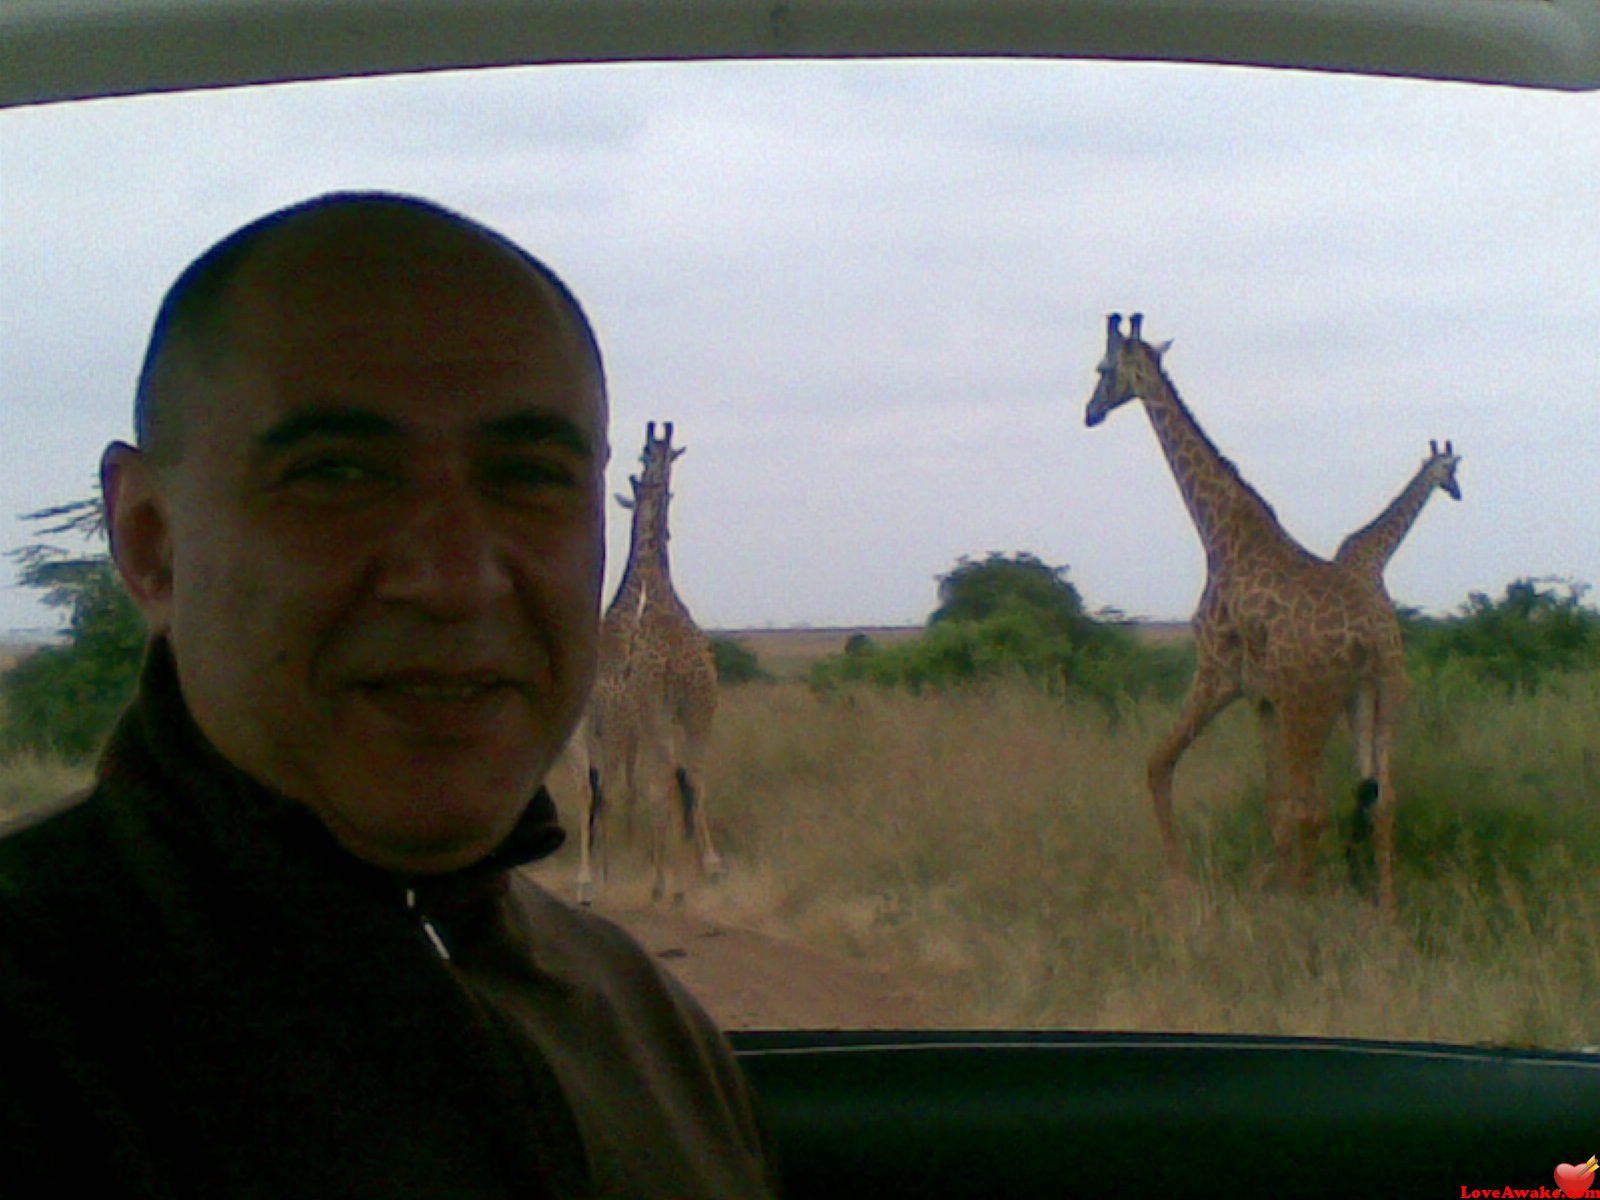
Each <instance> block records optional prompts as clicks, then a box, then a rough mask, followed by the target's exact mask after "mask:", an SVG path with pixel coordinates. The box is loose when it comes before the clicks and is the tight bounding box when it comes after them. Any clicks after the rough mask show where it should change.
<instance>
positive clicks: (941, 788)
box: [689, 676, 1600, 1046]
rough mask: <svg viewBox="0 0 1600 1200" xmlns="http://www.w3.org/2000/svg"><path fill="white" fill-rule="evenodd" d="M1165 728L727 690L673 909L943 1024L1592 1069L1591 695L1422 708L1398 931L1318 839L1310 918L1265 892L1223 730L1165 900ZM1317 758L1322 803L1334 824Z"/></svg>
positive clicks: (1241, 749)
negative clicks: (713, 853)
mask: <svg viewBox="0 0 1600 1200" xmlns="http://www.w3.org/2000/svg"><path fill="white" fill-rule="evenodd" d="M1172 717H1173V710H1172V709H1171V708H1170V707H1166V706H1156V705H1151V706H1147V707H1145V708H1142V709H1138V710H1136V711H1133V712H1131V713H1124V714H1123V715H1122V717H1121V719H1120V720H1119V721H1117V722H1116V723H1112V722H1111V721H1110V720H1109V719H1108V718H1107V717H1106V715H1105V714H1104V713H1103V712H1102V711H1101V710H1099V709H1098V708H1093V707H1087V706H1085V707H1077V706H1074V705H1072V704H1063V703H1062V702H1061V701H1059V700H1052V699H1050V698H1048V697H1045V696H1043V695H1040V694H1038V693H1036V692H1034V691H1031V690H1029V689H1027V688H1025V687H1022V686H1003V687H996V688H991V689H987V690H984V691H976V692H969V693H961V694H947V695H944V696H936V697H924V698H911V697H908V696H901V695H895V694H888V693H883V692H877V691H866V690H864V691H861V692H857V693H854V694H850V695H846V696H842V697H834V698H832V699H826V698H820V697H817V696H814V695H812V694H811V693H810V692H809V691H808V690H807V689H806V688H805V687H803V686H800V685H795V684H776V685H766V686H762V685H754V686H749V687H743V688H738V689H732V690H730V691H729V692H728V693H726V694H725V699H724V703H723V706H722V710H721V712H720V715H719V725H718V730H717V738H716V748H715V754H714V757H713V762H712V764H711V771H710V781H709V787H708V791H709V799H710V804H711V806H712V812H713V817H714V820H715V821H716V823H717V829H718V836H719V839H720V845H721V848H722V850H723V851H724V853H725V854H726V855H727V856H728V858H729V862H730V873H729V876H728V877H727V878H726V879H725V880H724V881H722V882H721V883H719V884H718V885H716V886H715V887H708V888H701V889H699V890H697V891H696V892H695V893H694V894H693V895H692V896H691V899H690V901H689V903H690V904H691V906H692V907H694V908H695V909H696V910H698V911H700V912H702V913H704V914H705V915H706V916H708V917H711V918H713V919H719V920H724V921H727V922H730V923H737V924H742V925H748V926H753V927H756V928H759V929H763V930H765V931H768V932H771V933H774V934H779V935H782V936H787V937H795V938H799V939H801V940H804V941H806V942H808V943H810V944H812V945H815V946H819V947H823V948H829V949H833V950H837V951H840V952H843V953H846V954H851V955H859V956H862V957H865V958H869V959H872V960H875V961H888V962H890V963H892V964H894V965H896V966H897V967H898V968H900V969H901V970H903V971H905V972H907V973H908V974H915V975H916V976H917V977H919V978H922V979H925V980H927V981H928V987H929V989H930V991H931V993H932V996H931V1000H932V1003H931V1004H930V1005H929V1008H930V1010H931V1011H932V1012H933V1013H934V1014H935V1017H934V1021H935V1023H939V1024H947V1025H956V1026H1029V1027H1040V1026H1067V1027H1075V1028H1083V1029H1134V1030H1146V1029H1149V1030H1153V1029H1185V1030H1208V1031H1219V1032H1253V1033H1287V1034H1302V1035H1310V1034H1320V1035H1333V1036H1353V1037H1372V1038H1398V1039H1413V1038H1419V1039H1429V1040H1443V1041H1450V1042H1459V1043H1495V1044H1523V1045H1541V1046H1576V1045H1592V1044H1596V1043H1600V888H1597V886H1596V884H1595V882H1594V879H1595V871H1594V867H1593V866H1592V863H1593V861H1594V858H1595V856H1596V855H1597V854H1600V829H1597V828H1596V827H1595V825H1596V823H1595V822H1594V821H1593V820H1592V817H1593V814H1594V813H1595V811H1596V806H1597V804H1600V761H1597V757H1596V756H1597V750H1596V747H1600V676H1590V677H1584V678H1579V679H1575V680H1571V681H1569V682H1568V683H1567V684H1565V685H1563V686H1561V687H1558V688H1556V689H1553V690H1551V691H1548V692H1546V693H1543V694H1540V695H1538V696H1535V697H1530V698H1524V699H1510V698H1504V697H1501V698H1490V697H1480V698H1478V699H1476V700H1470V701H1460V702H1458V703H1453V704H1450V705H1441V704H1439V703H1437V702H1429V699H1428V698H1427V697H1421V698H1419V703H1418V705H1417V707H1416V709H1415V710H1414V711H1413V714H1412V716H1411V719H1410V724H1409V726H1408V729H1407V733H1406V737H1405V739H1404V748H1403V750H1402V753H1401V756H1400V762H1399V764H1398V790H1399V793H1400V801H1401V808H1400V815H1399V818H1398V821H1397V831H1398V839H1399V854H1400V858H1401V862H1400V867H1399V871H1398V876H1399V884H1400V889H1401V913H1400V918H1399V920H1398V921H1397V922H1395V923H1393V924H1391V923H1389V922H1386V921H1385V920H1383V919H1382V918H1380V917H1379V915H1378V914H1377V913H1376V911H1375V910H1374V908H1373V907H1372V906H1371V905H1370V904H1368V903H1367V902H1365V901H1363V900H1361V899H1359V898H1358V897H1356V896H1355V895H1354V894H1353V892H1352V891H1351V889H1350V887H1349V885H1348V882H1347V877H1346V873H1345V869H1344V864H1343V859H1342V856H1341V855H1340V853H1339V851H1338V848H1337V846H1336V845H1335V844H1334V842H1333V839H1332V837H1331V836H1330V838H1329V842H1328V846H1327V861H1326V862H1325V863H1324V864H1323V867H1322V869H1321V871H1320V873H1319V876H1318V879H1317V883H1316V887H1315V890H1314V892H1313V893H1312V894H1311V895H1309V896H1303V897H1302V896H1292V895H1281V894H1274V893H1270V892H1264V891H1262V890H1261V888H1260V887H1259V886H1258V877H1259V869H1260V866H1261V864H1262V863H1263V862H1264V860H1265V853H1266V842H1267V837H1266V832H1265V827H1264V823H1263V822H1262V820H1261V818H1260V811H1259V804H1260V797H1261V782H1260V766H1259V760H1260V756H1259V750H1258V746H1257V739H1256V733H1255V729H1254V727H1253V724H1252V723H1251V721H1250V719H1249V717H1248V714H1247V713H1245V712H1244V711H1243V709H1242V708H1238V709H1236V710H1235V711H1233V712H1231V713H1229V714H1227V715H1225V717H1224V718H1223V719H1222V720H1221V721H1219V723H1218V725H1217V727H1216V728H1214V729H1213V730H1212V731H1211V732H1210V733H1209V734H1208V735H1207V737H1205V738H1203V739H1202V740H1201V741H1200V742H1199V743H1198V744H1197V745H1196V747H1195V748H1194V749H1193V750H1192V751H1191V752H1190V754H1189V756H1188V757H1187V758H1186V759H1185V761H1184V763H1183V765H1182V767H1181V769H1180V772H1179V778H1178V797H1179V808H1180V817H1181V821H1182V823H1183V826H1184V831H1185V837H1186V840H1187V843H1188V847H1189V850H1190V853H1191V855H1192V858H1193V861H1194V862H1195V863H1196V867H1197V877H1198V878H1197V882H1196V883H1194V884H1193V885H1190V886H1187V887H1184V886H1174V885H1173V884H1172V882H1171V881H1170V880H1169V879H1168V878H1167V873H1166V871H1165V868H1164V866H1163V860H1162V857H1161V854H1160V850H1159V845H1158V842H1157V838H1156V833H1155V826H1154V821H1153V819H1152V817H1151V815H1150V811H1149V806H1148V800H1147V798H1146V793H1145V787H1144V780H1143V762H1144V756H1145V754H1146V752H1147V751H1148V749H1149V747H1150V746H1151V745H1152V744H1153V743H1154V741H1155V740H1157V739H1158V738H1159V737H1160V736H1161V734H1162V733H1163V732H1165V730H1166V728H1167V727H1168V725H1169V723H1170V721H1171V719H1172ZM1340 750H1342V746H1340V745H1335V746H1333V747H1330V755H1329V766H1328V771H1327V774H1328V781H1329V786H1330V795H1332V794H1334V789H1336V790H1337V795H1338V796H1339V797H1340V799H1339V807H1341V808H1347V807H1348V803H1349V800H1348V797H1349V796H1350V795H1351V788H1352V785H1353V783H1354V775H1353V772H1352V771H1351V770H1350V769H1349V768H1348V767H1346V766H1345V765H1344V764H1343V761H1342V756H1341V755H1340V754H1339V751H1340Z"/></svg>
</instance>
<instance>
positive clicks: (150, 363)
mask: <svg viewBox="0 0 1600 1200" xmlns="http://www.w3.org/2000/svg"><path fill="white" fill-rule="evenodd" d="M465 269H473V270H475V271H476V272H478V275H477V277H478V278H488V279H497V280H499V281H500V282H502V283H503V284H504V286H505V287H506V288H507V289H511V290H514V289H517V288H521V289H522V290H523V291H524V293H525V296H526V299H527V301H528V302H531V303H533V304H535V305H538V306H539V307H540V308H542V309H543V310H545V312H546V313H547V315H548V317H549V319H550V320H551V322H552V323H553V324H554V326H555V329H556V332H557V333H558V335H559V336H561V337H562V338H563V340H567V341H570V342H571V344H572V345H573V346H574V347H575V349H576V351H577V352H578V353H579V354H581V355H582V357H583V359H584V360H585V364H586V367H587V369H588V370H589V371H590V372H592V374H593V382H594V384H595V387H596V390H597V391H598V392H599V394H600V395H601V396H602V397H603V396H604V390H605V382H604V379H605V375H604V365H603V362H602V359H601V354H600V347H599V344H598V342H597V340H596V338H595V335H594V331H593V329H592V327H591V326H590V324H589V321H588V318H587V317H586V316H585V314H584V312H583V309H582V307H581V306H580V305H579V303H578V301H577V299H576V297H574V296H573V294H572V293H571V291H569V290H568V288H567V287H566V285H565V284H564V283H562V282H561V280H560V279H559V278H558V277H557V276H556V275H555V273H554V272H553V271H551V270H550V268H549V267H547V266H545V265H544V264H543V263H542V262H540V261H539V260H538V259H536V258H534V257H533V256H532V255H531V254H529V253H528V252H527V251H525V250H523V249H522V248H521V247H520V246H518V245H516V244H515V243H514V242H512V241H510V240H509V239H507V238H505V237H502V236H501V235H500V234H498V233H496V232H494V231H493V230H491V229H489V228H487V227H485V226H483V225H480V224H478V223H477V222H475V221H472V220H470V219H468V218H466V217H464V216H461V215H460V214H459V213H455V212H452V211H450V210H449V209H446V208H443V207H441V206H439V205H437V204H433V203H432V202H430V201H426V200H420V199H417V198H414V197H409V196H400V195H393V194H389V193H381V192H337V193H331V194H329V195H325V196H319V197H317V198H315V199H312V200H308V201H305V202H303V203H301V204H296V205H293V206H291V207H289V208H284V209H280V210H279V211H277V212H274V213H270V214H268V215H267V216H265V217H262V218H260V219H259V220H256V221H253V222H251V223H250V224H249V225H246V226H244V227H243V228H241V229H239V230H237V231H236V232H234V233H232V234H230V235H229V236H228V237H226V238H224V239H223V240H222V241H220V242H218V243H217V244H216V245H214V246H213V247H211V249H209V250H207V251H206V252H205V253H204V254H202V255H201V256H200V257H199V258H197V259H196V260H195V261H194V262H193V263H191V264H190V265H189V266H188V267H187V268H186V269H185V270H184V272H183V273H182V274H181V275H180V276H179V277H178V279H177V281H176V282H175V283H174V284H173V285H172V287H171V289H170V290H169V291H168V292H167V294H166V296H165V298H164V299H163V301H162V304H161V308H160V311H159V312H158V313H157V316H156V321H155V327H154V329H153V330H152V332H151V336H150V343H149V346H148V348H147V350H146V353H145V359H144V365H143V367H142V369H141V371H140V374H139V384H138V390H137V393H136V395H135V400H134V430H135V435H136V438H137V442H138V445H139V448H140V449H141V450H142V451H143V452H144V454H145V455H146V456H147V457H148V458H149V459H150V461H151V462H152V463H154V464H156V465H159V466H171V465H174V464H176V463H177V462H178V461H179V460H180V459H181V458H182V456H183V452H184V446H185V437H184V433H185V429H186V427H187V425H188V417H189V415H190V414H191V410H192V408H193V406H194V405H196V404H204V403H207V402H208V401H209V399H210V397H209V396H208V394H207V390H206V385H207V384H208V383H210V382H212V381H214V380H215V379H217V378H218V377H219V376H220V375H221V374H222V373H223V369H224V367H225V366H226V364H227V363H228V361H229V358H230V356H231V355H234V354H236V353H237V352H239V350H240V349H241V344H242V338H241V334H242V333H244V332H246V331H245V330H244V329H243V326H245V325H246V324H247V323H249V322H257V321H259V320H261V319H262V318H263V317H264V316H269V315H270V313H271V311H272V309H273V306H274V305H275V304H281V303H284V302H287V297H288V292H289V290H290V288H289V287H288V286H286V285H292V284H293V283H294V281H296V280H298V279H304V278H306V277H308V276H319V275H321V276H327V275H336V276H340V277H343V278H344V279H347V280H348V281H349V282H350V283H351V284H353V285H362V286H365V287H367V288H368V289H369V290H370V289H371V288H374V287H382V286H384V285H385V284H389V283H392V284H395V285H400V286H403V285H404V284H406V283H407V282H415V281H417V280H423V279H428V278H438V277H441V276H442V277H446V278H448V277H452V276H454V275H458V274H460V273H461V272H462V271H463V270H465ZM247 311H248V314H249V315H248V317H246V312H247Z"/></svg>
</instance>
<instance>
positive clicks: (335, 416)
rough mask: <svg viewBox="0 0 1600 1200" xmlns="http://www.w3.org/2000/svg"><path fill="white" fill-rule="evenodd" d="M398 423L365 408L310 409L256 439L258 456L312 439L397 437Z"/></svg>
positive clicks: (279, 451)
mask: <svg viewBox="0 0 1600 1200" xmlns="http://www.w3.org/2000/svg"><path fill="white" fill-rule="evenodd" d="M402 432H403V431H402V430H401V428H400V423H399V422H398V421H396V420H394V419H393V418H391V417H385V416H383V415H382V414H380V413H375V412H373V411H372V410H370V409H365V408H314V409H307V410H306V411H304V412H297V413H290V414H289V415H288V416H287V417H284V418H283V420H281V421H279V422H278V423H277V424H275V425H273V426H271V427H270V428H268V429H267V431H266V432H265V433H263V434H261V435H260V436H259V437H257V438H256V453H257V454H258V455H260V456H262V457H265V456H267V455H272V454H278V453H281V452H282V451H284V450H288V449H290V448H291V447H293V446H295V445H298V444H299V443H301V442H305V441H309V440H310V439H312V438H319V437H324V438H384V439H389V438H398V437H400V436H401V434H402Z"/></svg>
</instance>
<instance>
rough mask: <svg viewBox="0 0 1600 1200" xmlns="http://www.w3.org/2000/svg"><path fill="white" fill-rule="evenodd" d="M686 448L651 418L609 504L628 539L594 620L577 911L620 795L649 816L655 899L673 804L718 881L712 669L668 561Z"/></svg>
mask: <svg viewBox="0 0 1600 1200" xmlns="http://www.w3.org/2000/svg"><path fill="white" fill-rule="evenodd" d="M683 452H684V450H683V448H682V447H679V448H677V449H674V448H673V445H672V423H671V422H670V421H669V422H667V424H666V426H665V436H663V437H661V438H657V437H656V426H655V422H654V421H652V422H650V424H649V426H648V427H647V428H646V431H645V444H644V453H643V454H642V455H641V456H640V463H641V464H642V466H643V469H642V470H641V471H640V473H639V474H638V475H635V476H631V477H630V478H629V483H630V484H631V485H632V489H633V495H632V497H627V496H620V495H619V496H618V497H617V502H618V503H620V504H621V505H622V506H623V507H624V508H626V509H631V510H632V512H633V533H632V538H631V540H630V544H629V547H628V562H627V566H626V567H625V568H624V569H623V572H622V579H621V581H620V582H619V583H618V585H617V592H616V595H615V596H614V597H613V598H612V601H611V604H610V606H609V607H608V608H607V609H606V614H605V618H604V620H603V621H602V622H601V627H600V649H599V666H598V668H597V671H596V677H595V687H594V692H593V694H592V696H591V699H590V703H589V710H588V713H587V715H586V717H585V719H584V723H583V726H582V729H581V734H580V737H581V749H582V751H583V753H584V755H585V757H586V758H587V766H588V779H589V809H588V813H587V814H586V819H585V820H584V822H583V827H582V830H581V833H580V839H579V848H580V857H579V868H578V899H579V900H580V901H581V902H583V903H589V901H590V900H591V899H592V897H593V891H594V875H593V865H592V864H593V859H594V858H595V857H597V850H598V849H599V845H600V840H601V836H602V823H603V821H604V819H605V814H606V811H607V808H608V806H609V804H610V802H611V800H612V799H614V798H615V795H616V794H617V793H618V792H619V791H620V792H622V793H623V794H624V795H625V796H626V797H627V798H628V800H629V802H631V801H632V800H633V799H635V798H637V799H640V800H642V801H643V802H644V804H645V807H646V810H647V811H648V813H649V815H650V832H651V844H650V858H651V866H652V870H653V872H654V881H653V884H652V888H651V894H652V895H653V897H654V898H655V899H657V900H660V899H661V898H662V897H663V896H665V895H666V894H667V891H668V885H669V881H670V876H671V873H672V872H671V870H670V863H669V860H670V859H671V858H672V857H674V853H673V847H674V842H675V840H676V839H674V837H673V836H672V830H671V826H672V825H673V824H674V812H673V810H674V808H675V807H676V808H677V810H678V819H679V820H680V821H681V825H682V831H683V835H684V837H685V839H687V840H692V841H693V842H694V843H695V844H696V846H697V848H698V850H699V858H700V866H701V869H702V870H703V871H705V873H706V874H707V875H710V876H712V877H715V876H717V875H720V874H721V873H722V858H721V856H720V855H718V854H717V851H716V849H715V847H714V846H713V845H712V842H711V826H710V824H709V822H708V820H707V817H706V806H705V772H704V767H705V755H706V750H707V747H708V745H709V743H710V737H711V725H712V721H713V719H714V717H715V716H716V710H717V671H716V663H715V660H714V659H713V657H712V653H711V641H710V639H709V638H707V637H706V635H705V634H704V633H703V632H701V630H700V627H699V626H698V625H696V624H695V623H694V618H693V617H691V616H690V615H689V609H688V607H687V606H686V605H685V604H684V603H683V601H682V600H681V599H680V598H679V596H678V593H677V591H676V590H675V589H674V588H673V586H672V570H671V566H670V561H669V557H668V553H667V542H668V539H669V538H670V536H671V535H670V533H669V532H668V529H667V506H668V504H669V502H670V501H671V499H672V464H673V462H674V461H675V460H677V459H678V458H679V457H681V456H682V454H683ZM608 792H609V793H610V795H609V796H608V795H607V793H608ZM674 797H676V798H677V801H678V803H677V805H676V806H675V805H674V804H673V798H674Z"/></svg>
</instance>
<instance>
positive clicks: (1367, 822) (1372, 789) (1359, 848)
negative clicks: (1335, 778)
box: [1344, 778, 1378, 891]
mask: <svg viewBox="0 0 1600 1200" xmlns="http://www.w3.org/2000/svg"><path fill="white" fill-rule="evenodd" d="M1377 803H1378V781H1377V780H1376V779H1372V778H1367V779H1363V780H1362V781H1361V782H1360V783H1358V784H1357V785H1356V807H1355V811H1354V812H1352V813H1351V814H1350V824H1349V826H1348V830H1347V835H1346V838H1345V847H1344V857H1345V863H1346V864H1347V865H1348V866H1349V868H1350V882H1351V884H1353V885H1354V886H1355V887H1356V888H1357V889H1358V890H1363V891H1365V890H1370V888H1371V887H1372V878H1373V873H1374V868H1375V865H1376V864H1375V861H1374V857H1373V849H1372V810H1373V809H1374V808H1375V807H1376V806H1377Z"/></svg>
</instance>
